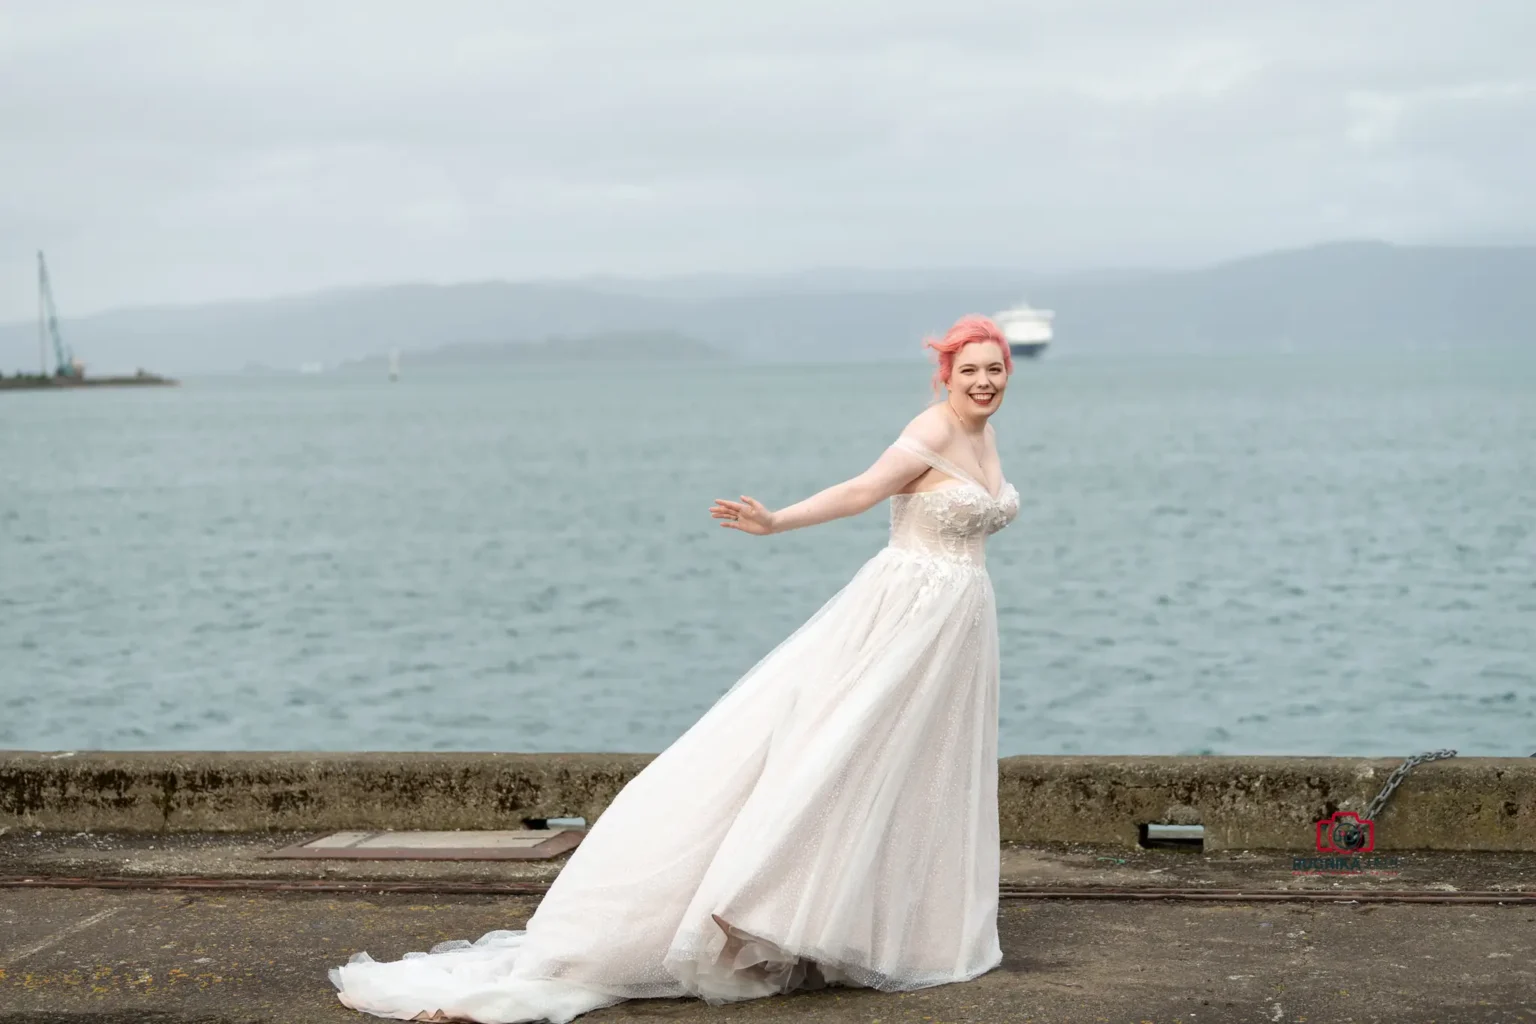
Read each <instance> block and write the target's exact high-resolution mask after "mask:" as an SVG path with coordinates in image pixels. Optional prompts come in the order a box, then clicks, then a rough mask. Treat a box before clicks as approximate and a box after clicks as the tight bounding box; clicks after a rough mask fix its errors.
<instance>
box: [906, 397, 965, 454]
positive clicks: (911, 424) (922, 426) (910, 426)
mask: <svg viewBox="0 0 1536 1024" xmlns="http://www.w3.org/2000/svg"><path fill="white" fill-rule="evenodd" d="M952 429H953V424H952V421H951V420H950V417H949V416H948V415H946V414H945V411H944V406H943V403H940V402H936V403H934V404H933V405H930V406H929V407H928V408H926V409H924V410H923V411H922V412H920V413H918V414H917V415H916V416H914V417H912V419H911V420H909V421H908V422H907V425H906V426H905V427H903V428H902V431H901V433H902V436H903V437H910V438H913V439H915V440H918V441H921V442H922V443H923V444H925V445H927V446H928V447H929V448H930V449H932V450H933V451H937V452H941V451H943V450H944V449H945V448H947V447H948V445H949V441H950V434H951V431H952Z"/></svg>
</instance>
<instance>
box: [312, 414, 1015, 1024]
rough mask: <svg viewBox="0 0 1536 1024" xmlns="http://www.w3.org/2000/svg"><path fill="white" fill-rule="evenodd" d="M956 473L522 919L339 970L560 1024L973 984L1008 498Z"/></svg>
mask: <svg viewBox="0 0 1536 1024" xmlns="http://www.w3.org/2000/svg"><path fill="white" fill-rule="evenodd" d="M896 445H897V446H899V447H901V448H903V449H905V450H907V451H909V452H912V453H914V454H916V455H918V456H920V457H921V458H922V459H923V460H924V461H925V462H927V463H928V464H929V465H931V466H933V467H935V468H936V469H938V470H940V471H941V472H943V473H945V474H947V475H948V476H950V477H951V478H953V479H952V481H951V482H949V483H948V484H946V485H945V486H943V487H941V488H940V489H938V490H933V491H926V492H921V493H915V494H898V495H896V496H895V497H893V498H892V499H891V532H890V542H889V544H888V545H887V546H886V547H885V548H883V549H881V550H880V551H879V552H878V553H877V554H876V555H875V556H874V557H873V558H871V559H870V560H869V561H868V562H866V563H865V564H864V565H863V566H862V567H861V568H860V569H859V571H858V572H857V573H856V574H855V576H854V577H853V579H852V580H851V581H850V582H849V583H848V584H847V586H845V587H844V588H843V589H842V590H841V591H839V592H838V593H837V594H836V595H835V596H834V597H832V599H831V600H829V601H828V602H827V603H826V604H825V605H823V606H822V607H821V608H820V609H819V610H818V611H817V612H816V613H815V614H814V615H813V616H812V617H811V618H810V620H809V621H808V622H806V623H805V624H804V625H803V626H801V627H800V628H799V629H798V630H796V631H795V632H794V633H793V634H792V635H791V636H790V637H789V638H788V639H786V640H784V641H783V642H782V643H781V644H779V646H778V647H776V648H774V650H773V651H772V652H771V653H770V654H768V655H767V657H765V658H763V659H762V661H760V662H759V663H758V664H757V665H756V666H754V667H753V668H752V669H751V670H750V671H749V672H748V673H747V674H746V675H745V676H743V677H742V678H741V679H740V680H739V681H738V682H737V683H736V684H735V685H734V686H732V687H731V688H730V689H729V690H727V691H726V692H725V694H724V695H723V696H721V697H720V699H719V700H718V701H717V702H716V703H715V704H714V705H713V706H712V707H711V708H710V709H709V710H708V711H707V712H706V713H705V714H704V716H703V717H702V718H700V719H699V721H698V722H697V723H695V724H694V725H693V726H692V727H691V728H690V729H689V730H688V731H687V732H686V733H684V734H683V735H682V736H681V737H679V738H678V740H677V741H676V742H675V743H673V744H672V745H671V746H670V747H668V748H667V749H666V750H665V751H664V752H663V753H661V754H660V755H658V756H657V757H656V758H655V759H654V760H653V761H651V762H650V763H649V764H648V765H647V766H646V767H645V769H644V770H643V771H641V772H640V773H639V774H638V775H637V776H636V777H635V778H634V779H633V780H632V781H631V782H630V783H629V784H628V785H627V786H626V787H625V788H624V789H623V790H622V791H621V792H620V793H619V794H618V796H617V797H615V799H614V801H613V803H612V804H610V805H609V807H608V808H607V810H605V811H604V812H603V813H602V815H601V816H600V817H599V818H598V820H597V821H596V822H595V823H594V824H593V825H592V827H591V829H590V831H589V832H588V834H587V835H586V837H585V838H584V839H583V841H582V843H581V845H580V846H579V847H577V848H576V850H575V851H574V852H573V853H572V855H571V857H570V860H569V862H568V863H567V864H566V865H565V867H564V868H563V869H562V870H561V872H560V874H559V876H558V877H557V878H556V880H555V882H554V883H553V885H552V886H551V887H550V889H549V892H548V893H547V894H546V895H545V896H544V898H543V900H542V901H541V902H540V904H539V907H538V909H537V911H536V912H535V913H534V915H533V917H532V918H531V919H530V920H529V922H528V925H527V928H526V930H524V931H496V932H491V933H489V934H487V935H485V936H483V937H482V938H480V939H479V940H478V941H476V942H474V943H468V942H462V941H460V942H452V943H444V944H443V945H440V946H438V947H436V948H435V949H433V950H432V952H431V953H413V954H407V955H406V957H405V959H403V960H397V961H392V962H380V961H375V960H373V959H371V958H370V957H369V956H368V955H367V954H366V953H359V954H357V955H356V956H354V957H353V958H352V961H351V962H350V963H348V964H346V965H345V966H343V967H340V968H336V969H334V970H332V971H331V980H332V982H333V983H334V984H335V986H336V988H337V989H338V990H339V995H340V998H341V1001H342V1002H343V1003H345V1004H346V1005H348V1006H350V1007H353V1008H354V1009H358V1010H365V1011H367V1012H369V1013H373V1014H377V1015H379V1016H383V1017H396V1018H412V1017H417V1016H418V1015H420V1016H421V1018H422V1019H428V1018H431V1017H433V1016H434V1015H435V1014H441V1016H442V1017H444V1018H448V1019H462V1020H472V1021H482V1022H497V1024H501V1022H512V1021H552V1022H557V1024H558V1022H564V1021H569V1020H571V1019H572V1018H574V1017H576V1016H578V1015H580V1014H582V1013H586V1012H587V1011H589V1010H593V1009H596V1008H597V1007H600V1006H607V1005H610V1004H613V1003H617V1002H620V1001H622V1000H625V999H634V998H642V997H667V996H671V997H677V996H696V997H702V998H703V999H705V1000H708V1001H709V1002H711V1003H720V1002H726V1001H731V1000H739V999H752V998H756V997H759V996H767V995H772V994H774V993H779V992H785V991H788V990H790V989H794V988H802V987H818V986H820V985H823V984H829V983H831V984H845V985H856V986H866V987H871V988H876V989H882V990H885V991H899V990H907V989H917V988H924V987H927V986H930V985H940V984H944V983H947V982H955V981H963V980H966V979H969V978H974V977H976V976H977V975H980V974H982V973H984V972H986V971H988V970H990V969H992V968H993V967H995V966H997V964H998V963H999V961H1000V960H1001V959H1002V952H1001V950H1000V948H999V946H998V938H997V899H998V891H997V887H998V858H999V842H998V825H997V707H998V678H999V667H998V635H997V608H996V604H995V598H994V596H993V591H992V583H991V580H990V579H989V577H988V576H987V571H986V568H985V561H984V542H985V539H986V537H987V535H988V534H991V533H994V532H996V531H998V530H1000V529H1002V528H1003V527H1004V526H1006V525H1008V523H1009V522H1011V521H1012V520H1013V518H1014V516H1016V515H1017V514H1018V510H1019V495H1018V492H1017V491H1016V490H1015V489H1014V488H1013V487H1012V485H1010V484H1009V483H1007V481H1006V480H1004V481H1003V482H1002V483H1001V484H1000V493H998V494H996V495H993V494H992V493H990V492H989V491H988V490H987V488H986V487H985V485H983V484H982V483H980V482H979V481H977V480H975V479H973V478H971V477H969V476H968V475H966V473H965V472H964V471H962V470H961V469H959V468H958V467H957V466H955V465H953V464H951V463H950V462H948V461H947V460H945V459H944V458H942V457H941V456H939V455H937V454H935V453H934V452H932V451H931V450H929V449H928V448H926V447H925V446H924V445H922V443H921V442H918V441H915V440H914V439H912V438H909V437H906V436H903V437H901V438H898V440H897V441H896Z"/></svg>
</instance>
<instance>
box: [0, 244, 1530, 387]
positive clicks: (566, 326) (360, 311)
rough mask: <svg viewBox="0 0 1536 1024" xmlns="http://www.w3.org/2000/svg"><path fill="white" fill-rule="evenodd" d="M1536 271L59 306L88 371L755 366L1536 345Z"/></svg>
mask: <svg viewBox="0 0 1536 1024" xmlns="http://www.w3.org/2000/svg"><path fill="white" fill-rule="evenodd" d="M1533 283H1536V246H1459V247H1452V246H1396V245H1389V244H1385V243H1379V242H1358V243H1337V244H1331V245H1323V246H1317V247H1313V248H1308V249H1297V250H1289V251H1284V252H1273V253H1267V254H1263V255H1259V256H1253V257H1249V258H1244V259H1238V260H1233V261H1230V262H1227V263H1222V264H1219V265H1216V266H1212V267H1205V268H1200V269H1194V270H1178V271H1138V270H1115V271H1104V272H1096V273H1078V274H1070V275H1054V276H1053V275H1046V274H1039V273H1035V274H1028V273H1023V272H1020V273H1017V274H1015V273H1011V272H1008V271H1006V270H998V269H992V268H987V269H978V270H974V271H960V270H933V271H893V272H886V271H859V270H827V271H815V272H805V273H801V274H793V275H777V276H762V275H758V276H754V275H725V274H721V275H697V276H693V277H679V278H674V279H668V280H660V281H638V280H615V279H603V278H594V279H589V280H587V281H584V282H578V283H513V282H504V281H486V282H478V283H469V284H459V285H448V286H437V285H424V284H407V285H393V286H386V287H378V288H354V289H344V290H335V291H326V292H319V293H315V294H311V295H299V296H289V297H284V298H276V299H271V300H267V301H260V302H238V303H235V302H232V303H220V304H213V305H205V306H195V307H181V308H164V307H162V308H144V309H129V310H122V311H117V312H110V313H102V314H99V315H96V316H90V317H84V318H80V319H72V318H70V317H69V316H68V310H64V311H63V313H64V318H63V320H62V321H61V326H62V329H63V331H64V332H65V335H66V337H67V339H68V340H69V342H70V344H71V345H72V346H73V348H74V349H75V352H76V354H77V355H79V356H80V357H81V358H82V359H83V360H84V361H85V362H86V364H87V365H88V367H90V368H92V369H93V370H96V371H98V372H106V371H109V370H116V369H128V370H131V369H133V368H135V367H139V366H143V367H146V368H149V369H153V370H160V371H165V372H171V373H198V372H209V371H224V370H236V369H238V368H240V367H242V366H245V365H247V364H251V363H255V364H261V365H265V366H276V367H283V368H293V367H297V366H299V365H301V364H304V363H311V362H321V363H325V364H327V365H336V364H339V363H343V362H347V361H352V360H359V359H364V358H367V357H369V356H377V355H380V354H382V353H385V352H388V351H389V350H391V349H395V348H398V349H401V350H402V351H404V352H420V351H425V350H443V351H445V352H447V353H452V352H453V351H455V350H457V349H459V348H461V347H467V349H468V350H474V349H475V348H476V347H477V346H506V345H509V344H512V343H539V342H543V341H544V340H545V339H551V338H570V337H593V336H615V334H616V332H619V333H626V332H627V333H628V334H630V335H633V336H647V335H653V336H656V337H662V336H673V337H687V338H690V339H695V340H696V341H697V343H701V344H704V345H708V346H713V347H715V348H717V349H719V350H721V351H722V352H724V353H729V354H732V355H735V356H739V357H745V358H750V359H793V360H823V359H840V360H841V359H854V360H862V359H889V358H903V357H908V358H912V359H921V358H922V353H921V349H920V344H921V339H922V337H923V336H924V335H925V334H929V333H933V332H936V331H940V330H942V329H943V328H944V327H945V326H947V325H948V324H949V323H951V322H952V321H953V320H954V319H955V317H957V316H959V315H960V314H962V313H967V312H981V313H990V312H993V311H995V310H998V309H1002V308H1005V307H1007V306H1009V305H1012V304H1014V303H1015V302H1017V301H1019V300H1020V299H1021V298H1027V299H1028V301H1030V302H1031V303H1033V304H1035V305H1037V306H1048V307H1051V308H1054V309H1055V310H1056V311H1057V316H1056V325H1057V341H1058V346H1057V349H1058V351H1061V352H1073V351H1100V352H1103V351H1124V350H1136V351H1181V350H1182V351H1188V350H1210V349H1221V350H1242V349H1252V348H1265V347H1275V346H1287V347H1319V346H1352V347H1359V346H1384V347H1389V348H1390V347H1403V346H1419V345H1460V344H1469V345H1472V344H1476V345H1483V344H1492V345H1504V344H1531V343H1533V342H1536V326H1533V325H1536V288H1532V287H1531V285H1532V284H1533ZM35 332H36V327H35V325H33V324H30V323H23V324H10V325H0V368H3V369H5V370H6V371H7V372H14V371H15V370H16V369H22V368H25V369H28V370H30V369H32V368H33V367H34V365H35V363H36V361H37V354H36V353H37V342H36V333H35ZM480 355H484V353H480ZM533 355H534V353H533V352H532V351H529V352H520V353H519V354H518V356H517V357H518V358H524V357H531V356H533ZM443 358H453V357H452V356H451V355H445V356H443ZM476 358H479V356H478V355H477V356H476Z"/></svg>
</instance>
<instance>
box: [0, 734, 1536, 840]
mask: <svg viewBox="0 0 1536 1024" xmlns="http://www.w3.org/2000/svg"><path fill="white" fill-rule="evenodd" d="M650 758H651V755H649V754H355V753H339V754H318V753H317V754H306V753H179V752H170V753H160V752H150V753H109V752H81V753H70V754H57V753H37V752H30V751H11V752H0V826H11V827H24V828H36V829H45V830H50V831H63V830H73V831H80V830H87V829H90V830H115V831H135V832H138V831H216V832H217V831H227V832H243V831H264V830H268V829H299V830H303V829H316V830H320V829H343V828H401V829H410V828H433V829H457V828H508V827H518V826H520V825H521V824H522V823H523V822H524V821H525V820H527V819H532V818H559V817H583V818H586V819H587V820H588V821H592V820H594V819H596V818H597V816H598V815H599V814H601V813H602V810H603V808H605V807H606V806H607V805H608V802H609V801H610V800H611V799H612V798H613V796H614V794H615V793H617V792H618V791H619V789H620V788H621V787H622V786H623V785H624V784H625V783H626V782H628V781H629V780H630V779H631V778H633V777H634V776H635V775H636V774H637V773H638V772H639V771H640V769H641V768H643V767H644V766H645V765H646V763H647V762H648V761H649V760H650ZM1397 763H1398V762H1397V761H1396V760H1395V759H1380V760H1378V759H1356V758H1314V757H1010V758H1005V759H1004V760H1003V761H1002V762H1001V764H1000V766H999V769H1000V774H999V791H998V800H999V815H1000V818H1001V825H1002V836H1003V839H1004V840H1005V841H1019V842H1031V843H1040V842H1095V843H1123V844H1128V845H1134V844H1135V843H1136V842H1137V841H1138V838H1139V834H1140V826H1141V825H1143V824H1147V823H1169V824H1200V825H1204V826H1205V835H1206V838H1205V848H1206V849H1207V850H1221V849H1273V850H1311V849H1313V844H1314V839H1315V829H1314V824H1313V823H1314V822H1315V821H1316V820H1317V819H1319V818H1322V817H1326V816H1327V815H1328V814H1330V813H1332V812H1333V811H1336V810H1341V809H1342V810H1353V811H1357V812H1358V811H1363V810H1364V809H1365V806H1366V804H1367V803H1369V802H1370V800H1371V798H1372V797H1373V796H1375V795H1376V793H1377V791H1378V790H1380V788H1381V787H1382V785H1383V784H1384V783H1385V782H1386V779H1387V776H1388V774H1390V772H1391V771H1392V769H1393V768H1395V767H1396V766H1397ZM679 799H682V800H686V794H680V796H679ZM658 826H659V827H666V822H664V821H663V822H658ZM1376 843H1377V847H1378V849H1381V850H1415V849H1417V850H1525V851H1536V758H1486V757H1482V758H1453V759H1451V760H1448V761H1438V762H1433V763H1430V764H1425V765H1420V766H1419V767H1417V768H1415V769H1414V771H1413V773H1412V774H1411V775H1410V776H1409V777H1408V779H1407V781H1405V782H1404V783H1403V784H1402V786H1400V787H1399V788H1398V790H1397V792H1396V793H1395V794H1394V795H1393V797H1392V799H1391V800H1390V801H1389V802H1388V804H1387V809H1386V810H1385V812H1383V814H1382V815H1381V817H1380V819H1379V820H1378V821H1377V823H1376Z"/></svg>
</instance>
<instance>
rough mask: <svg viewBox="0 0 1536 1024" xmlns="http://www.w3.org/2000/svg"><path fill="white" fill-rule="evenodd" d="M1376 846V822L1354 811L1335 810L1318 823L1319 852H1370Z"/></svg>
mask: <svg viewBox="0 0 1536 1024" xmlns="http://www.w3.org/2000/svg"><path fill="white" fill-rule="evenodd" d="M1375 848H1376V823H1375V822H1374V821H1372V820H1371V819H1370V818H1362V817H1360V815H1358V814H1356V813H1355V812H1354V811H1334V812H1333V813H1332V814H1330V815H1328V817H1326V818H1324V819H1323V820H1322V821H1319V822H1318V823H1317V852H1318V853H1340V854H1354V853H1370V852H1371V851H1372V850H1374V849H1375Z"/></svg>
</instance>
